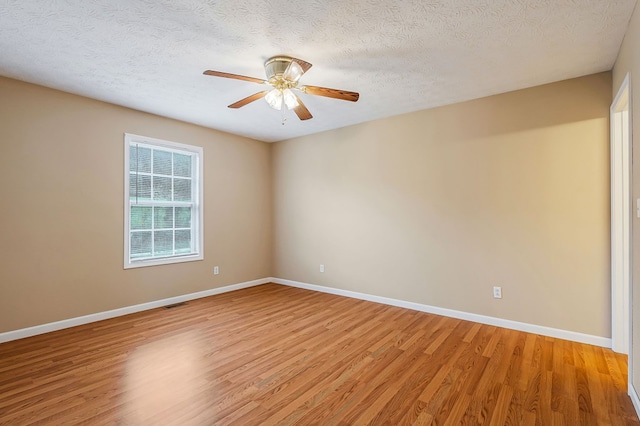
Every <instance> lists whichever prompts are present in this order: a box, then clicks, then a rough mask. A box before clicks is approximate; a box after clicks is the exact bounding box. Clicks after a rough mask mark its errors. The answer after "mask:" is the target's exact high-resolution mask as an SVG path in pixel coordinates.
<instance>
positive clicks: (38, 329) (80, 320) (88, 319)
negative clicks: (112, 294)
mask: <svg viewBox="0 0 640 426" xmlns="http://www.w3.org/2000/svg"><path fill="white" fill-rule="evenodd" d="M270 280H271V279H270V278H262V279H259V280H253V281H247V282H243V283H239V284H231V285H227V286H224V287H218V288H212V289H210V290H204V291H199V292H197V293H190V294H185V295H182V296H175V297H169V298H168V299H161V300H156V301H153V302H147V303H141V304H139V305H133V306H126V307H124V308H118V309H113V310H110V311H105V312H98V313H96V314H89V315H85V316H82V317H76V318H69V319H66V320H62V321H56V322H50V323H48V324H42V325H36V326H34V327H28V328H23V329H20V330H14V331H7V332H5V333H0V343H4V342H9V341H11V340H18V339H23V338H25V337H31V336H36V335H38V334H44V333H49V332H51V331H57V330H62V329H65V328H70V327H75V326H78V325H83V324H89V323H92V322H96V321H102V320H105V319H109V318H115V317H120V316H123V315H128V314H133V313H136V312H141V311H146V310H149V309H155V308H160V307H162V306H167V305H171V304H174V303H180V302H186V301H187V300H194V299H200V298H202V297H208V296H213V295H216V294H222V293H228V292H230V291H235V290H240V289H243V288H248V287H254V286H257V285H261V284H266V283H268V282H271V281H270Z"/></svg>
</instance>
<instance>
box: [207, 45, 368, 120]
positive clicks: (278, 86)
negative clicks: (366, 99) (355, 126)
mask: <svg viewBox="0 0 640 426" xmlns="http://www.w3.org/2000/svg"><path fill="white" fill-rule="evenodd" d="M309 68H311V64H310V63H309V62H305V61H303V60H302V59H297V58H292V57H289V56H274V57H273V58H269V59H267V61H266V62H265V63H264V70H265V72H266V74H267V79H266V80H262V79H259V78H254V77H247V76H244V75H238V74H230V73H226V72H221V71H211V70H207V71H205V72H204V73H203V74H205V75H212V76H214V77H223V78H233V79H236V80H244V81H249V82H252V83H258V84H267V85H270V86H272V89H269V90H264V91H262V92H258V93H254V94H253V95H251V96H247V97H246V98H244V99H240V100H239V101H237V102H234V103H232V104H231V105H229V108H241V107H243V106H245V105H247V104H249V103H251V102H253V101H256V100H258V99H261V98H265V100H266V101H267V103H268V104H269V106H270V107H271V108H274V109H277V110H281V109H282V105H283V104H284V105H285V106H286V107H287V109H289V110H291V109H292V110H293V111H294V112H295V113H296V115H297V116H298V118H299V119H300V120H308V119H310V118H312V117H313V116H312V115H311V113H310V112H309V110H308V109H307V107H306V106H305V105H304V104H303V103H302V100H301V99H300V98H299V97H298V95H296V94H295V93H294V91H295V90H299V91H301V92H303V93H307V94H309V95H318V96H325V97H327V98H334V99H342V100H345V101H351V102H356V101H357V100H358V98H359V97H360V94H359V93H356V92H348V91H346V90H337V89H329V88H326V87H318V86H306V85H305V86H298V80H300V77H302V75H303V74H304V73H306V72H307V71H309Z"/></svg>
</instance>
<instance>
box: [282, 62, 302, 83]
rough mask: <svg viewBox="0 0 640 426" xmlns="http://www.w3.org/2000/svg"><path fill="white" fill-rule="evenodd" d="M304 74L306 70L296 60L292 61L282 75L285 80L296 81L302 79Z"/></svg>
mask: <svg viewBox="0 0 640 426" xmlns="http://www.w3.org/2000/svg"><path fill="white" fill-rule="evenodd" d="M302 74H304V70H303V69H302V67H301V66H300V65H299V64H298V63H297V62H296V61H291V62H290V63H289V66H288V67H287V69H286V70H285V72H284V74H283V75H282V76H283V77H284V79H285V80H289V81H291V82H294V83H295V82H297V81H298V80H300V77H302Z"/></svg>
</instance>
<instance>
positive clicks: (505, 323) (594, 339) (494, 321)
mask: <svg viewBox="0 0 640 426" xmlns="http://www.w3.org/2000/svg"><path fill="white" fill-rule="evenodd" d="M269 282H272V283H276V284H282V285H286V286H290V287H297V288H303V289H307V290H313V291H319V292H322V293H330V294H335V295H338V296H345V297H351V298H355V299H362V300H368V301H370V302H377V303H382V304H385V305H391V306H398V307H400V308H406V309H412V310H415V311H420V312H427V313H430V314H436V315H442V316H446V317H451V318H458V319H463V320H467V321H474V322H478V323H481V324H488V325H494V326H497V327H504V328H509V329H512V330H518V331H526V332H528V333H535V334H541V335H543V336H549V337H556V338H559V339H565V340H571V341H574V342H580V343H587V344H590V345H595V346H602V347H605V348H610V347H611V339H610V338H607V337H600V336H593V335H590V334H583V333H577V332H574V331H567V330H560V329H557V328H551V327H545V326H541V325H535V324H528V323H523V322H518V321H511V320H505V319H502V318H495V317H489V316H485V315H479V314H472V313H468V312H462V311H456V310H453V309H446V308H439V307H437V306H430V305H423V304H420V303H415V302H407V301H404V300H398V299H392V298H389V297H382V296H374V295H371V294H366V293H358V292H355V291H350V290H341V289H337V288H332V287H325V286H320V285H316V284H308V283H302V282H298V281H291V280H285V279H281V278H273V277H270V278H262V279H258V280H253V281H247V282H244V283H239V284H232V285H228V286H224V287H218V288H213V289H210V290H205V291H199V292H197V293H190V294H185V295H182V296H175V297H170V298H168V299H162V300H156V301H153V302H147V303H142V304H139V305H133V306H127V307H124V308H118V309H113V310H110V311H105V312H98V313H95V314H90V315H85V316H82V317H76V318H70V319H66V320H62V321H56V322H52V323H48V324H42V325H37V326H34V327H28V328H23V329H20V330H14V331H8V332H4V333H0V343H3V342H9V341H11V340H17V339H23V338H25V337H30V336H35V335H38V334H44V333H49V332H51V331H56V330H62V329H65V328H70V327H75V326H78V325H83V324H88V323H91V322H96V321H102V320H105V319H109V318H115V317H119V316H122V315H128V314H132V313H135V312H140V311H146V310H148V309H154V308H159V307H162V306H166V305H171V304H173V303H180V302H185V301H187V300H194V299H199V298H202V297H208V296H213V295H216V294H221V293H227V292H230V291H234V290H240V289H243V288H248V287H253V286H257V285H261V284H266V283H269ZM629 389H630V393H631V389H632V388H631V385H630V387H629ZM636 398H637V395H636ZM634 404H636V401H634ZM638 407H640V404H638V405H636V409H638ZM639 411H640V410H639Z"/></svg>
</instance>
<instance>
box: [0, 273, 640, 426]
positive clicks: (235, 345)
mask: <svg viewBox="0 0 640 426" xmlns="http://www.w3.org/2000/svg"><path fill="white" fill-rule="evenodd" d="M626 371H627V364H626V357H624V356H621V355H617V354H615V353H613V352H612V351H610V350H607V349H603V348H600V347H594V346H589V345H583V344H578V343H572V342H568V341H564V340H559V339H553V338H549V337H543V336H538V335H534V334H528V333H523V332H518V331H512V330H507V329H502V328H497V327H492V326H487V325H481V324H476V323H472V322H466V321H462V320H457V319H452V318H446V317H439V316H436V315H430V314H425V313H421V312H415V311H411V310H406V309H402V308H396V307H391V306H386V305H380V304H376V303H371V302H365V301H361V300H356V299H349V298H344V297H339V296H333V295H329V294H323V293H316V292H311V291H307V290H301V289H296V288H289V287H284V286H279V285H275V284H267V285H262V286H259V287H253V288H249V289H245V290H239V291H236V292H232V293H226V294H222V295H218V296H213V297H208V298H204V299H199V300H194V301H191V302H188V304H187V305H184V306H179V307H175V308H172V309H155V310H151V311H146V312H141V313H137V314H133V315H128V316H125V317H120V318H115V319H111V320H106V321H101V322H98V323H93V324H87V325H84V326H80V327H75V328H72V329H67V330H62V331H58V332H54V333H49V334H45V335H40V336H35V337H31V338H27V339H22V340H18V341H14V342H8V343H4V344H0V424H3V425H30V424H54V425H69V424H88V425H103V424H119V425H211V424H238V425H255V424H283V425H287V424H321V425H334V424H343V425H352V424H354V425H356V424H357V425H360V424H389V425H400V424H417V425H422V424H438V425H440V424H491V425H504V424H509V425H578V424H584V425H592V424H594V425H595V424H600V425H609V424H612V425H619V424H624V425H626V424H640V422H639V421H638V418H637V417H636V414H635V412H634V409H633V406H632V403H631V401H630V399H629V397H628V396H627V395H626V389H627V378H626Z"/></svg>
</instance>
